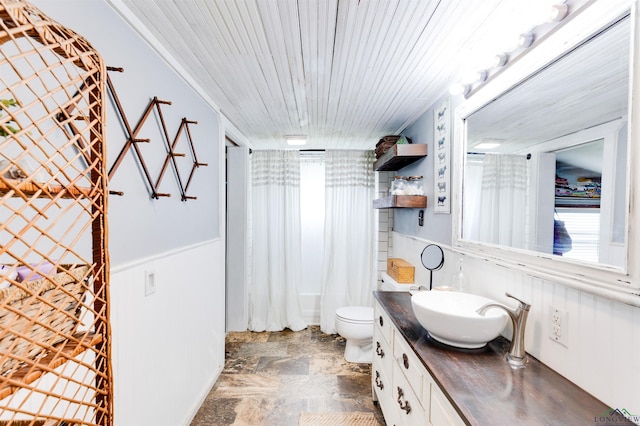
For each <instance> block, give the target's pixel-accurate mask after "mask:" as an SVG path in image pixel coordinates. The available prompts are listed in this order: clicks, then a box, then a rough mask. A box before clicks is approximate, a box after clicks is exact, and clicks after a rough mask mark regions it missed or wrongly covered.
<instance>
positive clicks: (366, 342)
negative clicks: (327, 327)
mask: <svg viewBox="0 0 640 426" xmlns="http://www.w3.org/2000/svg"><path fill="white" fill-rule="evenodd" d="M409 287H411V286H410V285H408V284H398V283H397V282H396V281H395V280H394V279H393V278H391V277H390V276H389V275H387V274H386V273H382V287H381V290H382V291H409ZM336 331H337V332H338V334H339V335H340V336H342V337H344V338H345V339H346V340H347V344H346V347H345V349H344V359H346V360H347V361H349V362H358V363H368V364H371V361H372V359H373V308H370V307H367V306H344V307H342V308H338V309H336Z"/></svg>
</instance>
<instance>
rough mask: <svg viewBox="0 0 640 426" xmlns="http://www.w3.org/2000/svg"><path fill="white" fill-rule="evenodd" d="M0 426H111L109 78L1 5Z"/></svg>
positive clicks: (85, 53)
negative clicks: (106, 116) (106, 113)
mask: <svg viewBox="0 0 640 426" xmlns="http://www.w3.org/2000/svg"><path fill="white" fill-rule="evenodd" d="M0 20H1V22H0V425H4V424H8V425H11V424H15V425H22V424H30V425H39V424H63V423H66V424H90V425H93V424H100V425H107V424H111V423H112V418H113V415H112V383H111V367H110V330H109V323H108V258H107V247H106V221H105V211H106V206H105V194H106V191H107V187H106V186H107V174H106V169H105V166H104V150H103V143H104V139H103V138H104V132H103V125H104V109H103V97H104V93H105V78H106V70H105V67H104V65H103V63H102V60H101V58H100V56H99V55H98V53H97V52H95V51H94V50H93V48H92V47H91V46H90V45H89V44H88V43H87V42H86V41H85V40H84V39H83V38H82V37H80V36H78V35H77V34H75V33H73V32H72V31H70V30H68V29H66V28H64V27H62V26H61V25H59V24H57V23H56V22H53V21H51V20H50V19H49V18H48V17H47V16H45V15H43V14H42V13H41V12H40V11H39V10H37V9H36V8H34V7H33V6H31V5H29V4H27V3H25V2H21V1H11V0H0Z"/></svg>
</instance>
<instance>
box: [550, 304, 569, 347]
mask: <svg viewBox="0 0 640 426" xmlns="http://www.w3.org/2000/svg"><path fill="white" fill-rule="evenodd" d="M550 311H551V315H550V320H551V333H550V334H549V338H550V339H551V340H553V341H555V342H558V343H560V344H561V345H562V346H564V347H565V348H568V347H569V314H568V313H567V312H566V311H563V310H560V309H556V308H554V307H553V306H551V308H550Z"/></svg>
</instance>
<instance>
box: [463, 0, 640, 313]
mask: <svg viewBox="0 0 640 426" xmlns="http://www.w3.org/2000/svg"><path fill="white" fill-rule="evenodd" d="M605 3H606V4H605ZM637 13H638V12H637V9H636V2H635V1H631V0H628V1H624V0H619V1H618V0H615V1H614V2H613V3H612V2H605V1H599V2H594V3H592V4H591V5H590V6H589V7H586V8H585V9H584V10H582V11H579V12H577V13H576V15H575V16H573V17H572V19H571V20H569V22H567V23H566V24H563V25H562V26H561V27H559V28H558V29H557V30H556V31H554V32H553V33H552V34H550V35H549V36H548V37H547V38H546V39H544V40H541V41H540V43H539V44H538V45H537V46H535V47H534V48H533V49H532V50H531V51H530V52H526V53H525V54H523V55H521V57H520V58H519V59H518V61H517V63H514V64H512V65H511V66H510V67H509V68H508V69H505V70H504V72H501V73H499V74H498V75H496V76H495V77H494V78H493V79H492V80H491V81H490V82H489V83H487V84H486V85H485V87H482V88H480V89H479V90H477V92H476V93H474V94H472V95H471V96H470V97H469V99H467V101H466V102H464V103H463V104H462V105H461V106H460V107H459V108H457V110H456V127H455V143H456V147H461V148H460V149H458V150H457V151H458V152H457V156H456V157H457V158H456V161H457V164H456V166H457V167H456V183H457V185H458V186H459V191H458V196H457V199H456V200H455V201H456V203H455V206H456V212H455V213H456V214H455V216H454V244H455V245H456V246H457V247H458V248H459V249H460V250H462V251H466V252H468V253H470V254H475V255H479V256H483V257H487V258H491V259H493V260H494V261H496V262H498V263H508V264H510V265H512V266H516V267H518V268H523V269H525V270H526V271H527V272H529V273H533V274H536V275H538V276H541V277H543V278H551V279H553V280H555V281H562V282H564V283H566V284H569V285H571V286H575V287H580V288H582V289H586V290H588V291H591V292H595V293H598V294H601V295H606V296H608V297H610V298H615V299H619V300H620V299H621V300H623V301H625V302H626V303H631V304H634V305H639V306H640V297H639V296H638V295H637V294H638V289H639V288H640V286H639V285H638V283H637V282H635V281H634V280H633V279H632V277H633V272H634V271H633V268H634V266H633V264H632V263H631V262H629V259H630V255H631V253H632V252H633V250H634V249H635V246H636V245H637V244H636V243H635V238H637V235H636V234H633V232H634V231H633V229H634V227H632V226H629V225H630V223H632V221H633V214H634V211H633V209H630V199H633V194H632V192H633V191H636V189H635V188H634V185H633V184H632V183H631V182H632V180H633V179H636V173H635V170H634V169H635V168H634V167H631V165H632V164H633V163H632V161H633V160H632V159H633V158H635V155H637V154H635V152H636V151H637V148H635V147H634V146H633V145H634V144H633V143H630V141H632V140H636V139H637V138H638V136H640V135H637V134H636V133H637V130H635V129H637V127H638V125H637V123H633V122H632V118H633V117H634V115H633V108H634V103H633V102H632V99H633V97H632V90H634V87H635V86H634V84H633V73H634V72H635V68H637V66H638V65H637V62H638V59H637V57H636V55H637V54H634V49H635V50H636V51H637V49H638V46H637V42H635V43H634V40H637V38H635V39H634V37H637V36H634V35H637V34H638V30H637V27H636V25H637V24H636V21H637V16H635V15H637ZM634 61H635V63H636V67H633V65H632V64H633V63H634ZM635 90H636V91H637V90H638V89H637V87H636V88H635ZM636 103H637V101H636ZM636 120H637V119H636ZM630 230H631V231H630Z"/></svg>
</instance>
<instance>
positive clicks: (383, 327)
mask: <svg viewBox="0 0 640 426" xmlns="http://www.w3.org/2000/svg"><path fill="white" fill-rule="evenodd" d="M373 323H374V327H375V329H377V330H379V331H380V334H381V335H382V337H383V338H384V339H385V340H386V341H387V344H388V345H389V347H391V343H392V342H393V331H392V330H393V325H392V324H391V319H390V318H389V316H388V315H387V312H386V311H385V310H384V309H382V307H381V306H380V305H379V304H378V302H376V306H375V316H374V321H373Z"/></svg>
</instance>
